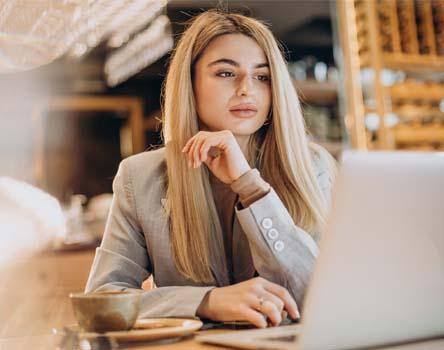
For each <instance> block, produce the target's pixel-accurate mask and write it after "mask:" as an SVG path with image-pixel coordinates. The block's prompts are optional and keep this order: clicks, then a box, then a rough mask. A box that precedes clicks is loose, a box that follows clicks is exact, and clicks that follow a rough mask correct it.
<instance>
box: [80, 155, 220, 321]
mask: <svg viewBox="0 0 444 350" xmlns="http://www.w3.org/2000/svg"><path fill="white" fill-rule="evenodd" d="M113 192H114V196H113V201H112V205H111V210H110V213H109V216H108V220H107V224H106V228H105V233H104V236H103V240H102V244H101V246H100V247H99V248H97V251H96V256H95V258H94V262H93V265H92V268H91V272H90V275H89V278H88V282H87V285H86V288H85V291H86V292H97V291H104V290H138V291H141V285H142V282H143V281H144V280H145V279H147V278H148V277H149V276H150V274H151V272H152V267H151V262H150V259H149V256H148V251H147V246H146V240H145V236H144V234H143V231H142V228H141V226H140V223H139V222H140V221H139V219H138V218H137V213H136V206H135V203H134V196H133V189H132V183H131V177H130V174H129V166H128V164H127V161H125V160H124V161H123V162H122V163H121V164H120V166H119V170H118V172H117V175H116V177H115V179H114V182H113ZM212 288H213V287H161V288H156V289H154V290H152V291H146V292H143V296H142V305H141V312H140V317H170V316H176V317H195V315H196V310H197V308H198V306H199V305H200V303H201V301H202V299H203V298H204V296H205V294H206V293H207V292H208V291H209V290H211V289H212Z"/></svg>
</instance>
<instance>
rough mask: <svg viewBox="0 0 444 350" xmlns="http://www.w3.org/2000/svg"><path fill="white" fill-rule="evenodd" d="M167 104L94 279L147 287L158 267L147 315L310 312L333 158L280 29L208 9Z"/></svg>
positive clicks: (133, 173)
mask: <svg viewBox="0 0 444 350" xmlns="http://www.w3.org/2000/svg"><path fill="white" fill-rule="evenodd" d="M163 112H164V113H163V115H164V130H163V133H164V139H165V143H166V147H165V148H161V149H158V150H155V151H150V152H145V153H142V154H138V155H135V156H133V157H130V158H128V159H125V160H124V161H123V162H122V163H121V164H120V167H119V170H118V173H117V175H116V178H115V180H114V183H113V190H114V200H113V205H112V209H111V212H110V216H109V219H108V224H107V227H106V231H105V235H104V239H103V242H102V245H101V247H100V248H98V250H97V254H96V257H95V260H94V263H93V266H92V271H91V274H90V277H89V280H88V284H87V287H86V291H87V292H91V291H100V290H110V289H114V290H116V289H117V290H124V289H134V288H135V289H140V286H141V283H142V281H144V280H145V279H146V278H148V277H149V276H150V275H151V274H153V276H154V281H155V284H156V286H157V287H158V288H156V289H154V290H151V291H147V292H145V293H144V296H143V302H142V312H141V316H142V317H154V316H157V317H159V316H161V317H167V316H177V317H179V316H180V317H194V316H198V317H203V318H209V319H213V320H218V321H229V320H230V321H232V320H246V321H249V322H251V323H253V324H254V325H256V326H257V327H266V326H267V322H266V320H265V318H268V320H269V321H271V323H272V324H273V325H277V324H279V323H280V322H281V321H282V316H281V315H282V313H281V311H282V310H283V309H285V310H286V311H287V312H288V314H289V315H290V317H292V318H293V319H297V318H298V317H299V311H298V307H300V306H301V304H302V301H303V297H304V293H305V290H306V287H307V283H308V281H309V278H310V274H311V272H312V270H313V266H314V263H315V260H316V256H317V254H318V248H317V245H316V240H317V238H318V232H319V230H320V228H321V226H322V224H323V222H324V218H325V215H326V209H327V205H328V201H329V192H330V187H331V181H332V174H333V162H332V161H331V159H330V157H329V156H328V154H327V152H326V151H324V150H323V149H321V148H320V147H315V146H314V145H309V143H308V141H307V137H306V131H305V127H304V122H303V118H302V115H301V111H300V106H299V102H298V98H297V95H296V93H295V90H294V87H293V85H292V82H291V79H290V76H289V74H288V71H287V68H286V64H285V61H284V59H283V57H282V54H281V52H280V50H279V47H278V45H277V43H276V40H275V39H274V37H273V35H272V34H271V32H270V31H269V29H268V28H266V26H265V25H264V24H262V23H261V22H259V21H257V20H255V19H252V18H248V17H245V16H242V15H238V14H227V13H220V12H218V11H208V12H205V13H202V14H200V15H199V16H197V17H196V18H195V19H194V21H193V22H192V24H191V25H190V26H189V27H188V29H187V30H186V32H185V33H184V34H183V36H182V38H181V40H180V41H179V43H178V45H177V48H176V50H175V52H174V54H173V56H172V60H171V63H170V67H169V71H168V76H167V79H166V85H165V91H164V111H163ZM264 316H266V317H265V318H264Z"/></svg>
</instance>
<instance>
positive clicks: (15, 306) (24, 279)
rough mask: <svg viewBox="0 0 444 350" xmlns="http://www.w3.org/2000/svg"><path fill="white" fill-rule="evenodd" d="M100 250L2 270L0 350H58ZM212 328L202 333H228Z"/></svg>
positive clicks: (179, 348)
mask: <svg viewBox="0 0 444 350" xmlns="http://www.w3.org/2000/svg"><path fill="white" fill-rule="evenodd" d="M93 257H94V250H86V251H78V252H63V253H46V254H42V255H40V256H37V257H33V258H32V259H26V260H23V261H20V262H17V263H16V264H14V266H10V267H9V268H8V269H3V270H0V350H24V349H33V350H48V349H55V348H56V346H55V345H56V344H57V343H58V341H59V340H60V339H59V338H57V337H56V336H54V335H52V329H53V328H59V329H60V328H63V326H66V325H71V324H75V323H76V322H75V319H74V315H73V312H72V308H71V303H70V300H69V297H68V295H69V293H70V292H76V291H82V290H83V288H84V286H85V283H86V280H87V278H88V274H89V270H90V267H91V263H92V260H93ZM223 331H224V330H211V331H201V332H196V333H197V334H199V333H202V332H205V333H206V334H207V333H208V332H223ZM120 348H121V349H126V348H130V349H131V350H142V349H144V350H167V349H168V350H185V349H190V350H224V349H226V350H228V349H229V348H227V347H220V346H212V345H207V344H200V343H197V342H196V341H195V340H194V339H193V337H190V338H187V339H182V340H179V341H176V342H165V341H164V342H163V343H162V342H157V343H137V344H136V343H135V344H132V345H131V346H130V347H120ZM390 349H392V350H398V349H399V350H401V349H402V350H413V349H416V350H419V349H421V350H422V349H424V350H435V349H436V350H438V349H444V340H442V341H438V342H434V343H430V342H427V343H422V344H411V345H407V346H403V347H393V348H390Z"/></svg>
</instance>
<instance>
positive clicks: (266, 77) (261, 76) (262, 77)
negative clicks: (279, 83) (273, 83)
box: [257, 75, 270, 81]
mask: <svg viewBox="0 0 444 350" xmlns="http://www.w3.org/2000/svg"><path fill="white" fill-rule="evenodd" d="M257 80H260V81H269V80H270V77H269V76H268V75H258V76H257Z"/></svg>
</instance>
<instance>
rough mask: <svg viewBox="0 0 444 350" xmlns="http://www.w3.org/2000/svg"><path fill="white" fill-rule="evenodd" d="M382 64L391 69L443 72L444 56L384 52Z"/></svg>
mask: <svg viewBox="0 0 444 350" xmlns="http://www.w3.org/2000/svg"><path fill="white" fill-rule="evenodd" d="M382 64H383V66H384V67H385V68H391V69H401V70H406V71H411V72H441V73H442V72H443V71H444V56H435V55H409V54H400V53H398V54H396V53H383V54H382Z"/></svg>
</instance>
